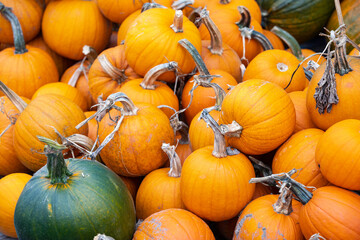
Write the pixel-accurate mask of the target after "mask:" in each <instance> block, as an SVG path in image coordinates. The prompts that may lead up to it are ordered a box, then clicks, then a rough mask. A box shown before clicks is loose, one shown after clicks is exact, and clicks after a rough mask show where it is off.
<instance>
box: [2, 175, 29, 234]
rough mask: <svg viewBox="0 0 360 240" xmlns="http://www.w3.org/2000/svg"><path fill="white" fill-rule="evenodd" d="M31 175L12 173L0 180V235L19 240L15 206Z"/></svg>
mask: <svg viewBox="0 0 360 240" xmlns="http://www.w3.org/2000/svg"><path fill="white" fill-rule="evenodd" d="M30 178H31V175H29V174H26V173H12V174H9V175H7V176H5V177H4V178H1V179H0V233H2V234H4V235H6V236H8V237H12V238H17V235H16V231H15V226H14V213H15V206H16V203H17V201H18V199H19V197H20V194H21V192H22V190H23V189H24V187H25V184H26V183H27V182H28V181H29V180H30Z"/></svg>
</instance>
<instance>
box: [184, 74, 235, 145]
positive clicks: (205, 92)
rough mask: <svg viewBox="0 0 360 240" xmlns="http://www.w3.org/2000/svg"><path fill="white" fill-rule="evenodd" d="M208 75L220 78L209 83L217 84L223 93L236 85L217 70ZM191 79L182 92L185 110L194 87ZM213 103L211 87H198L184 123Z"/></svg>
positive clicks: (189, 121)
mask: <svg viewBox="0 0 360 240" xmlns="http://www.w3.org/2000/svg"><path fill="white" fill-rule="evenodd" d="M210 74H211V75H220V76H221V77H219V78H213V80H211V82H212V83H216V84H218V85H219V86H220V87H221V88H222V89H223V90H224V91H225V93H227V92H229V90H228V88H229V86H235V85H237V81H236V80H235V78H234V77H233V76H231V75H230V74H229V73H227V72H224V71H222V70H218V69H210ZM192 79H193V78H191V79H190V80H189V81H188V82H187V83H186V84H185V86H184V89H183V92H182V98H181V105H182V107H183V108H186V107H187V106H188V105H189V103H190V99H191V95H190V90H191V89H192V87H193V86H194V82H193V81H192ZM215 102H216V95H215V90H214V89H213V88H212V87H202V86H198V87H197V88H196V89H195V90H194V91H193V98H192V102H191V105H190V107H189V108H188V109H186V111H185V119H186V122H187V123H188V124H190V123H191V121H192V120H193V119H194V117H195V115H196V114H198V113H199V112H201V110H203V109H204V108H207V107H211V106H214V105H215ZM211 144H212V143H211Z"/></svg>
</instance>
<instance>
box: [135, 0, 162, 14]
mask: <svg viewBox="0 0 360 240" xmlns="http://www.w3.org/2000/svg"><path fill="white" fill-rule="evenodd" d="M152 8H166V7H165V6H163V5H161V4H159V3H155V2H151V3H149V2H147V3H144V5H143V6H142V8H141V12H145V11H146V10H149V9H152Z"/></svg>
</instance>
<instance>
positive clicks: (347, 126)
mask: <svg viewBox="0 0 360 240" xmlns="http://www.w3.org/2000/svg"><path fill="white" fill-rule="evenodd" d="M359 146H360V120H355V119H347V120H344V121H341V122H338V123H336V124H334V125H333V126H331V127H330V128H329V129H328V130H326V132H325V134H324V135H323V136H322V137H321V138H320V141H319V144H318V146H317V147H316V155H315V160H316V162H317V164H319V166H320V170H321V173H322V174H323V175H324V177H326V179H327V180H329V182H331V183H332V184H334V185H336V186H339V187H342V188H346V189H350V190H360V162H359V159H360V148H359Z"/></svg>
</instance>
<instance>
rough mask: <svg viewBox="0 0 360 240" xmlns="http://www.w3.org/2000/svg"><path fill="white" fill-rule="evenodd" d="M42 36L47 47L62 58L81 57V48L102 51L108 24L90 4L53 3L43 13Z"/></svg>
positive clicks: (106, 37)
mask: <svg viewBox="0 0 360 240" xmlns="http://www.w3.org/2000/svg"><path fill="white" fill-rule="evenodd" d="M42 34H43V37H44V40H45V42H46V43H47V44H48V46H49V47H50V48H51V49H52V50H53V51H55V52H56V53H58V54H59V55H61V56H63V57H67V58H70V59H73V60H80V59H82V58H83V53H82V48H83V46H84V45H89V46H91V47H93V48H94V49H95V50H96V51H97V52H101V51H102V50H103V49H104V48H105V47H106V44H107V43H108V41H109V38H110V35H111V24H110V22H109V21H108V20H107V19H105V17H103V15H102V14H101V13H100V10H99V9H98V7H97V5H96V3H95V2H93V1H53V2H50V3H49V4H48V5H47V7H46V9H45V12H44V16H43V20H42Z"/></svg>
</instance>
